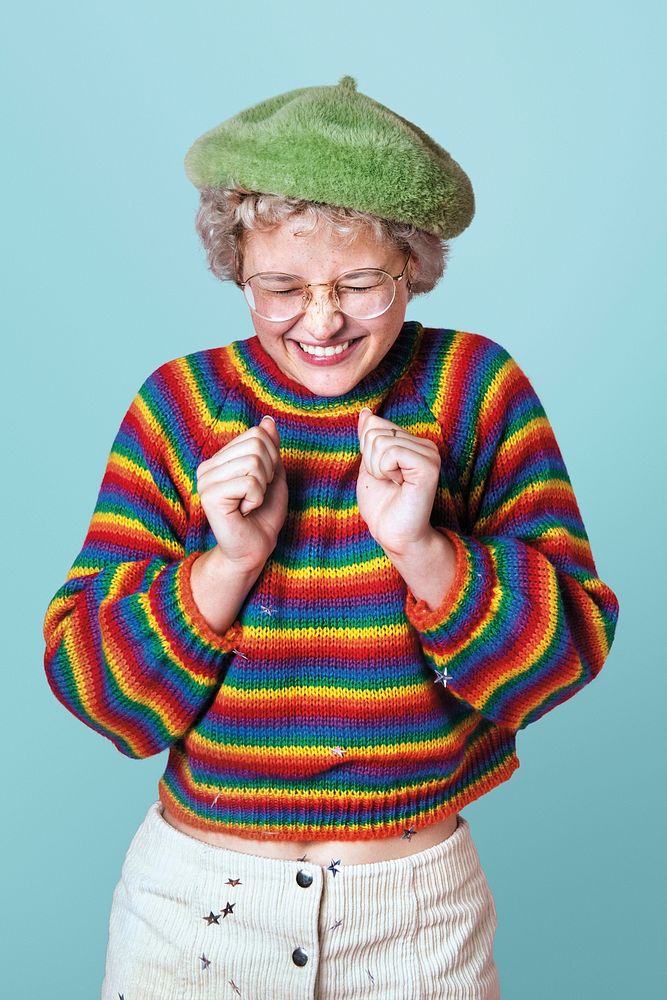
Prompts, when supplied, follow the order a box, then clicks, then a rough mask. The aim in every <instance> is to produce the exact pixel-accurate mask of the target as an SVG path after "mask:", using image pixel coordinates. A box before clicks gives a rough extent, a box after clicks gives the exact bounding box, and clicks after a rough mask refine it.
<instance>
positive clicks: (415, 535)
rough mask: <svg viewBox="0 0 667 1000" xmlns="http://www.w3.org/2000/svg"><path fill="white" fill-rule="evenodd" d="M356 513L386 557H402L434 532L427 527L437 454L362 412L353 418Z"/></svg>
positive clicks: (425, 443)
mask: <svg viewBox="0 0 667 1000" xmlns="http://www.w3.org/2000/svg"><path fill="white" fill-rule="evenodd" d="M358 433H359V444H360V450H361V467H360V469H359V477H358V479H357V502H358V504H359V512H360V514H361V516H362V517H363V519H364V521H365V522H366V524H367V525H368V530H369V531H370V533H371V535H372V536H373V538H374V539H375V540H376V542H377V543H378V544H379V545H381V546H382V548H383V549H384V550H385V552H386V553H387V555H388V556H389V557H390V558H391V557H392V556H397V557H403V556H406V555H408V554H409V552H410V551H411V550H416V549H418V548H419V546H420V545H423V544H424V543H425V542H426V541H427V540H428V539H429V538H430V537H431V536H432V535H433V533H434V529H433V527H432V525H431V523H430V518H431V511H432V509H433V501H434V499H435V493H436V489H437V487H438V480H439V476H440V453H439V452H438V447H437V445H436V444H435V443H434V442H433V441H429V440H427V439H426V438H418V437H415V436H414V435H413V434H409V433H408V432H407V431H404V430H402V429H401V428H400V427H398V426H397V424H392V423H391V421H390V420H385V419H384V418H383V417H378V416H377V415H376V414H374V413H372V412H371V411H370V410H369V409H367V408H365V409H363V410H362V411H361V413H360V414H359V423H358Z"/></svg>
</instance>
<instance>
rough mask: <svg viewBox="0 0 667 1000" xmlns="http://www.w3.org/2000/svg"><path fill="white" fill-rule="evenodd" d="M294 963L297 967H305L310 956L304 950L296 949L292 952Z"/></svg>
mask: <svg viewBox="0 0 667 1000" xmlns="http://www.w3.org/2000/svg"><path fill="white" fill-rule="evenodd" d="M292 961H293V962H294V964H295V965H305V964H306V962H307V961H308V955H307V954H306V952H305V951H304V950H303V948H295V949H294V951H293V952H292Z"/></svg>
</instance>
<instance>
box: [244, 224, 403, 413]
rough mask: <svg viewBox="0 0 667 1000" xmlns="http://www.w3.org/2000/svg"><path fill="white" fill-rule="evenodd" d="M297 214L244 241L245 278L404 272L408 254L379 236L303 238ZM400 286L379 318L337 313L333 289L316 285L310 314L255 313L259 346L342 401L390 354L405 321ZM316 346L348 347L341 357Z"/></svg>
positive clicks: (309, 384)
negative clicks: (320, 353) (281, 317)
mask: <svg viewBox="0 0 667 1000" xmlns="http://www.w3.org/2000/svg"><path fill="white" fill-rule="evenodd" d="M300 224H301V225H303V221H302V220H299V218H298V217H295V218H291V219H288V220H287V221H286V222H283V223H281V224H280V225H279V226H276V227H275V228H273V229H271V230H269V231H268V232H250V233H247V234H246V237H245V241H244V244H243V270H242V274H241V278H242V279H245V278H249V277H250V276H251V275H253V274H257V273H258V272H259V271H283V272H286V273H288V274H296V275H299V276H300V277H302V278H303V279H304V281H306V282H310V283H313V284H317V283H319V282H326V281H334V280H335V279H336V278H337V277H338V276H339V275H340V274H342V273H343V272H344V271H351V270H354V269H356V268H364V267H380V268H382V269H383V270H384V271H388V272H389V274H393V275H395V274H400V272H401V271H402V270H403V265H404V264H405V259H406V256H407V255H406V253H404V252H403V251H401V250H399V249H398V248H397V247H395V246H394V245H393V244H389V243H378V242H376V240H375V237H374V235H373V234H372V233H371V232H369V231H366V230H360V231H359V233H358V234H357V235H356V236H355V239H354V241H353V242H351V243H349V244H348V245H347V246H344V245H343V244H342V242H341V238H340V237H339V236H337V234H336V233H335V232H333V231H332V230H331V229H330V228H329V227H328V226H325V225H322V226H319V227H318V228H317V229H316V230H315V231H313V232H312V233H300V231H299V225H300ZM408 275H409V265H408V270H407V271H406V273H405V276H404V278H403V280H401V281H399V282H397V283H396V297H395V298H394V301H393V302H392V304H391V306H390V307H389V309H388V310H387V311H386V312H385V313H383V314H382V316H377V317H376V318H375V319H365V320H359V319H351V318H350V317H348V316H345V315H344V314H343V313H342V312H340V311H338V310H337V308H336V305H335V302H334V301H333V299H332V296H331V290H330V289H328V288H322V287H320V288H312V289H311V292H312V298H311V300H310V303H309V305H308V308H307V310H306V312H304V313H301V314H300V315H299V316H297V317H296V319H290V320H287V321H285V322H279V323H275V322H271V321H270V320H265V319H261V318H260V317H259V316H257V315H256V314H255V313H254V312H252V311H251V312H250V315H251V317H252V322H253V326H254V327H255V332H256V334H257V337H258V339H259V342H260V344H261V345H262V347H263V348H264V350H265V351H266V353H267V354H269V355H270V356H271V358H273V360H274V361H275V363H276V364H277V365H278V367H279V368H280V369H281V371H282V372H284V374H285V375H287V376H289V378H291V379H293V380H294V381H295V382H299V383H300V384H301V385H303V386H305V387H306V388H307V389H310V391H311V392H313V393H315V394H316V395H318V396H339V395H342V394H344V393H346V392H349V391H350V389H352V388H354V386H355V385H357V383H358V382H360V381H361V379H363V378H364V377H365V376H366V375H367V374H368V373H369V372H371V371H372V370H373V369H374V368H375V367H376V366H377V365H378V363H379V362H380V361H381V360H382V358H383V357H384V356H385V354H386V353H387V351H388V350H389V349H390V347H391V346H392V344H393V343H394V341H395V340H396V338H397V337H398V334H399V333H400V330H401V327H402V326H403V323H404V321H405V310H406V306H407V301H408V290H407V278H408ZM302 344H305V345H306V346H309V347H311V349H312V348H316V347H335V346H337V345H347V346H346V347H345V350H344V351H343V352H342V353H340V354H333V355H331V356H329V357H316V356H315V355H314V354H312V353H306V351H304V350H303V348H302V347H301V345H302Z"/></svg>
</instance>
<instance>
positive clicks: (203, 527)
mask: <svg viewBox="0 0 667 1000" xmlns="http://www.w3.org/2000/svg"><path fill="white" fill-rule="evenodd" d="M365 405H368V406H370V408H371V409H372V410H373V411H374V412H375V413H377V414H379V415H380V416H383V417H385V418H387V419H389V420H391V421H393V422H394V423H396V424H398V425H400V426H402V427H403V428H404V429H405V430H407V431H409V432H410V433H411V434H414V435H417V436H419V437H424V438H429V439H431V440H432V441H435V442H436V443H437V445H438V448H439V450H440V454H441V456H442V467H441V476H440V482H439V486H438V489H437V493H436V498H435V502H434V506H433V513H432V517H431V522H432V524H433V525H434V527H436V528H437V529H438V530H440V531H442V532H443V533H444V534H445V535H446V536H447V537H448V538H449V539H450V541H451V542H452V544H453V546H454V550H455V555H456V564H455V577H454V580H453V583H452V585H451V587H450V589H449V590H448V592H447V594H446V596H445V597H444V599H443V601H442V603H441V606H440V607H437V608H435V609H432V608H430V607H429V606H428V605H427V604H426V603H425V602H423V601H420V600H417V599H416V598H415V596H414V594H412V593H411V592H410V590H409V589H408V587H407V586H406V584H405V582H404V580H403V579H402V577H401V576H400V575H399V573H398V571H397V570H396V569H395V567H394V566H393V564H392V563H391V562H390V561H389V559H388V558H387V556H386V555H385V553H384V551H383V550H382V549H381V548H380V546H379V545H378V544H377V543H376V542H375V540H374V539H373V538H372V536H371V535H370V533H369V531H368V528H367V527H366V525H365V523H364V521H363V520H362V518H361V516H360V514H359V510H358V506H357V501H356V480H357V475H358V472H359V466H360V461H361V459H360V453H359V440H358V436H357V420H358V415H359V411H360V410H361V408H362V407H363V406H365ZM267 413H268V414H271V416H273V417H274V419H275V420H276V424H277V427H278V430H279V433H280V438H281V454H282V458H283V462H284V465H285V469H286V475H287V484H288V489H289V507H288V513H287V518H286V521H285V523H284V525H283V528H282V530H281V532H280V535H279V538H278V542H277V545H276V548H275V550H274V551H273V553H272V555H271V557H270V558H269V559H268V561H267V563H266V564H265V567H264V569H263V571H262V573H261V575H260V576H259V578H258V580H257V582H256V583H255V585H254V586H253V588H252V589H251V591H250V592H249V594H248V596H247V599H246V600H245V602H244V603H243V605H242V607H241V609H240V611H239V614H238V618H237V620H236V621H235V622H234V624H233V625H232V627H231V628H230V629H229V631H228V632H227V633H226V634H223V635H220V634H217V633H216V632H215V631H213V629H212V628H211V627H210V626H209V625H208V623H207V621H206V619H205V618H204V617H203V615H202V614H201V612H200V611H199V609H198V607H197V605H196V603H195V601H194V598H193V595H192V591H191V586H190V569H191V566H192V563H193V561H194V560H195V559H196V558H197V557H198V556H199V555H201V554H202V553H204V552H206V551H207V550H208V549H209V548H211V547H212V546H213V545H215V544H216V539H215V536H214V535H213V533H212V531H211V528H210V526H209V524H208V521H207V519H206V516H205V513H204V511H203V508H202V507H201V503H200V500H199V496H198V493H197V488H196V470H197V466H198V465H199V464H200V463H201V462H202V461H204V460H205V459H207V458H210V457H211V456H212V455H213V454H215V453H216V452H217V451H218V450H219V449H220V448H222V447H223V446H224V445H225V444H226V443H227V442H229V441H230V439H231V438H233V437H235V436H236V435H238V434H240V433H242V432H243V431H244V430H246V429H247V428H249V427H251V426H253V425H256V424H258V423H259V421H260V419H261V417H262V416H263V415H264V414H267ZM617 618H618V601H617V599H616V596H615V594H614V593H613V591H612V590H611V589H610V588H609V587H608V586H607V585H606V584H605V583H603V582H602V580H600V579H599V577H598V575H597V570H596V567H595V563H594V561H593V556H592V553H591V548H590V544H589V541H588V537H587V534H586V530H585V528H584V525H583V522H582V518H581V515H580V511H579V508H578V505H577V501H576V499H575V495H574V493H573V490H572V486H571V483H570V480H569V477H568V473H567V471H566V468H565V465H564V463H563V459H562V456H561V453H560V450H559V447H558V444H557V442H556V439H555V437H554V434H553V431H552V428H551V426H550V424H549V421H548V419H547V417H546V415H545V411H544V409H543V407H542V405H541V403H540V401H539V399H538V397H537V395H536V393H535V391H534V389H533V388H532V386H531V383H530V382H529V380H528V378H527V376H526V375H525V374H524V373H523V371H522V370H521V368H520V367H519V365H518V364H517V363H516V361H514V360H513V358H512V357H511V356H510V355H509V353H508V352H507V351H506V350H505V349H504V348H503V347H501V346H500V345H499V344H497V343H496V342H494V341H493V340H490V339H489V338H486V337H484V336H481V335H479V334H474V333H464V332H460V331H454V330H442V329H425V328H424V327H423V326H422V325H421V324H419V323H416V322H407V323H405V324H404V326H403V328H402V330H401V332H400V334H399V337H398V339H397V341H396V342H395V344H394V345H393V347H392V348H391V349H390V351H389V352H388V354H387V355H386V356H385V357H384V358H383V360H382V361H381V363H380V365H379V366H378V367H377V368H376V369H375V370H374V371H373V372H371V373H370V374H369V375H368V376H367V377H365V378H364V379H363V380H362V381H361V382H360V383H359V384H358V385H357V386H356V387H355V388H354V389H353V390H352V391H351V392H349V393H348V394H346V395H344V396H337V397H323V396H316V395H313V394H312V393H311V392H310V391H309V390H308V389H306V388H305V387H303V386H301V385H300V384H298V383H296V382H294V381H292V380H291V379H290V378H289V377H288V376H286V375H285V374H283V373H282V372H281V370H280V369H279V368H278V367H277V366H276V365H275V363H274V362H273V361H272V359H270V358H269V357H268V356H267V355H266V354H265V352H264V351H263V349H262V348H261V346H260V344H259V342H258V340H257V338H256V337H251V338H250V339H248V340H243V341H237V342H235V343H233V344H231V345H229V346H227V347H222V348H220V347H218V348H213V349H210V350H203V351H199V352H196V353H192V354H189V355H187V356H185V357H181V358H177V359H175V360H172V361H168V362H167V363H165V364H163V365H162V366H161V367H159V368H158V369H157V370H156V371H155V372H153V373H152V374H151V375H150V376H149V377H148V378H147V379H146V381H145V382H144V384H143V385H142V386H141V388H140V390H139V392H138V393H137V395H136V397H135V398H134V399H133V401H132V403H131V405H130V407H129V409H128V411H127V413H126V415H125V417H124V419H123V421H122V424H121V426H120V429H119V431H118V434H117V436H116V438H115V440H114V442H113V446H112V449H111V454H110V456H109V460H108V464H107V467H106V471H105V473H104V477H103V480H102V484H101V488H100V491H99V496H98V500H97V503H96V506H95V510H94V513H93V515H92V520H91V522H90V526H89V529H88V532H87V535H86V537H85V540H84V543H83V547H82V549H81V551H80V553H79V555H78V556H77V558H76V560H75V561H74V564H73V565H72V568H71V569H70V571H69V573H68V575H67V578H66V582H65V583H64V584H63V586H61V587H60V589H59V590H58V591H57V592H56V594H55V596H54V597H53V598H52V600H51V602H50V604H49V607H48V610H47V611H46V616H45V619H44V637H45V640H46V653H45V669H46V675H47V678H48V682H49V685H50V687H51V689H52V691H53V693H54V694H55V696H56V698H58V699H59V700H60V701H61V702H62V704H63V705H64V706H65V707H66V708H67V709H69V710H70V711H71V712H72V713H73V714H74V715H75V716H77V717H78V718H79V719H80V720H81V721H82V722H84V723H85V724H86V725H87V726H89V727H90V728H91V729H94V730H96V731H97V732H99V733H101V734H102V735H103V736H106V737H107V738H108V739H110V740H111V741H112V743H113V744H114V745H115V746H116V747H117V749H118V750H119V751H120V752H121V753H123V754H125V755H126V756H128V757H134V758H140V757H149V756H151V755H152V754H157V753H159V752H160V751H161V750H164V749H165V748H168V749H169V756H168V761H167V765H166V769H165V771H164V774H163V775H162V777H161V778H160V780H159V784H158V794H159V797H160V798H161V800H162V802H163V803H164V804H165V805H167V806H168V808H170V809H171V810H172V811H173V812H174V813H175V814H176V816H178V817H179V818H181V819H182V820H184V821H185V822H187V823H190V824H193V825H194V826H195V827H198V828H201V829H205V830H211V831H215V830H218V831H223V830H226V831H229V832H235V833H237V834H239V835H241V836H245V837H252V838H264V837H270V836H278V837H280V838H282V839H287V840H323V839H340V840H360V839H366V838H382V837H389V836H397V835H400V834H404V833H405V831H406V830H407V829H408V828H412V829H413V830H418V829H419V828H420V827H421V826H424V825H426V824H429V823H433V822H435V821H437V820H440V819H443V818H444V817H445V816H447V815H449V814H451V813H454V812H456V811H458V810H460V809H461V808H462V807H463V806H465V805H466V804H467V803H468V802H471V801H473V800H474V799H477V798H479V796H481V795H483V794H484V793H485V792H487V791H489V790H490V789H491V788H493V787H495V786H496V785H498V784H500V783H501V782H503V781H506V780H507V779H508V778H509V777H510V776H511V774H512V773H513V771H514V770H515V769H516V768H517V767H519V760H518V757H517V754H516V745H515V744H516V734H517V732H518V730H520V729H522V728H524V727H525V726H527V725H528V724H529V723H532V722H535V721H536V720H537V719H539V718H540V717H541V716H542V715H544V714H545V712H548V711H549V710H551V709H553V708H555V707H556V706H557V705H559V704H561V703H562V702H564V701H566V700H567V699H569V698H571V697H572V696H573V695H574V694H576V692H577V691H579V690H580V689H581V688H582V687H583V686H584V685H585V684H587V683H588V682H589V681H591V680H592V679H593V678H594V677H595V676H596V675H597V674H598V672H599V671H600V669H601V667H602V665H603V663H604V661H605V658H606V657H607V654H608V652H609V649H610V647H611V644H612V641H613V637H614V632H615V628H616V622H617Z"/></svg>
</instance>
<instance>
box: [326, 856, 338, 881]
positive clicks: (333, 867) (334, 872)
mask: <svg viewBox="0 0 667 1000" xmlns="http://www.w3.org/2000/svg"><path fill="white" fill-rule="evenodd" d="M339 864H340V858H339V859H338V861H334V859H333V858H332V859H331V864H330V865H327V868H328V870H329V871H330V872H331V874H332V875H333V877H334V878H335V877H336V875H340V872H339V871H338V869H337V868H336V865H339Z"/></svg>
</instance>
